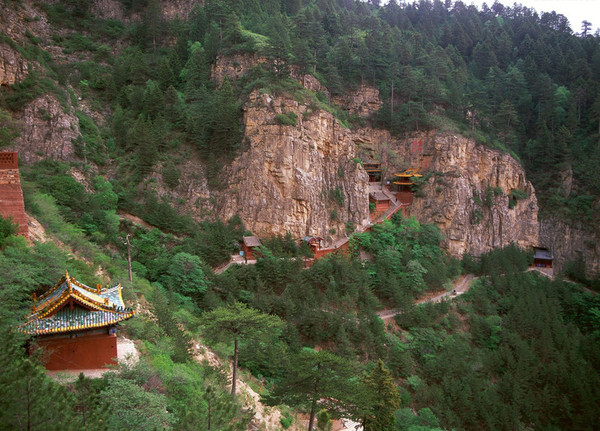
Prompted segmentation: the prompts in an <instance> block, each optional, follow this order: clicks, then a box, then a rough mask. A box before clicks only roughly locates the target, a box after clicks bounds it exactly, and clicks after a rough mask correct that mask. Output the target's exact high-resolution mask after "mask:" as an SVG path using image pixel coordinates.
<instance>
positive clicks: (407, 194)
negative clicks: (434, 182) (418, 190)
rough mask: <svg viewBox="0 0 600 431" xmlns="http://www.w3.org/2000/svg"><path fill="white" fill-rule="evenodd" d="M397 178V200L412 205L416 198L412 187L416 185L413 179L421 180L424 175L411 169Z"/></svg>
mask: <svg viewBox="0 0 600 431" xmlns="http://www.w3.org/2000/svg"><path fill="white" fill-rule="evenodd" d="M395 176H396V178H397V179H396V181H394V189H395V190H394V191H395V192H396V198H397V199H398V200H399V201H400V202H402V203H405V204H411V203H412V201H413V197H414V194H413V191H412V186H413V185H414V181H413V178H421V177H422V176H423V175H422V174H421V173H419V170H418V169H413V168H410V169H407V170H405V171H404V172H401V173H399V174H396V175H395Z"/></svg>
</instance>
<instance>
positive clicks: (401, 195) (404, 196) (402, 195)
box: [396, 192, 414, 205]
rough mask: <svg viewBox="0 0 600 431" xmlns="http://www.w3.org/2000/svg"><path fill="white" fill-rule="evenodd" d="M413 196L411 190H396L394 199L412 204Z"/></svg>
mask: <svg viewBox="0 0 600 431" xmlns="http://www.w3.org/2000/svg"><path fill="white" fill-rule="evenodd" d="M413 198H414V195H413V192H396V199H398V200H399V201H400V202H401V203H403V204H409V205H410V204H412V201H413Z"/></svg>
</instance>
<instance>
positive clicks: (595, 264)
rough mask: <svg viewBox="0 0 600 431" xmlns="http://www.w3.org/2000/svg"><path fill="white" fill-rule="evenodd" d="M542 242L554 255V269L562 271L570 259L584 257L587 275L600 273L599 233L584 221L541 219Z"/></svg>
mask: <svg viewBox="0 0 600 431" xmlns="http://www.w3.org/2000/svg"><path fill="white" fill-rule="evenodd" d="M540 244H541V245H542V246H544V247H547V248H549V249H550V250H551V251H552V254H553V257H554V263H553V266H554V271H555V273H556V272H557V271H561V270H562V269H563V268H564V265H565V263H567V262H568V261H572V260H576V259H582V260H583V261H584V262H585V269H586V273H587V276H595V275H598V274H600V241H598V233H597V232H594V231H592V230H591V229H589V228H586V227H585V226H584V225H583V224H582V223H573V222H571V223H569V224H567V223H566V222H565V221H564V220H559V219H556V218H549V219H543V220H541V221H540Z"/></svg>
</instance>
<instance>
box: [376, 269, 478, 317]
mask: <svg viewBox="0 0 600 431" xmlns="http://www.w3.org/2000/svg"><path fill="white" fill-rule="evenodd" d="M476 278H477V277H475V276H474V275H473V274H467V275H464V276H461V277H459V278H458V279H456V280H455V281H454V283H453V285H454V289H453V290H452V291H451V292H443V293H440V294H435V293H434V294H433V295H434V296H431V294H429V295H426V296H425V297H423V298H421V299H419V300H417V302H416V304H425V303H427V302H433V303H437V302H440V301H442V300H443V299H444V298H447V297H451V298H455V297H457V296H459V295H462V294H463V293H465V292H468V291H469V288H470V287H471V281H473V280H474V279H476ZM401 312H402V311H400V310H398V309H388V310H381V311H378V312H377V316H378V317H379V318H380V319H381V320H386V319H391V318H392V317H394V316H396V315H397V314H400V313H401Z"/></svg>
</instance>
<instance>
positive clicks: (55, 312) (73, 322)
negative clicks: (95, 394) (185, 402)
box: [19, 272, 134, 371]
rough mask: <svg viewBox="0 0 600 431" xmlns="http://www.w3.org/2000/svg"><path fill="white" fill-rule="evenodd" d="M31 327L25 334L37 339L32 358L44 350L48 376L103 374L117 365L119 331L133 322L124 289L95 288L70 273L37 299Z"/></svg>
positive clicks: (25, 327) (24, 327) (25, 328)
mask: <svg viewBox="0 0 600 431" xmlns="http://www.w3.org/2000/svg"><path fill="white" fill-rule="evenodd" d="M33 301H34V304H33V307H32V310H31V313H30V314H29V316H28V319H27V322H26V323H24V324H23V325H21V326H20V327H19V330H20V331H22V332H25V333H28V334H30V335H32V336H34V337H35V338H34V341H33V342H32V343H31V345H30V353H33V352H35V351H38V350H39V349H41V350H42V352H41V358H42V362H43V363H44V366H45V367H46V369H47V370H52V371H54V370H85V369H97V368H102V367H105V366H107V365H114V364H116V360H117V359H116V358H117V334H116V325H117V324H118V323H119V322H122V321H124V320H127V319H130V318H131V317H133V314H134V312H133V310H131V309H130V308H126V307H125V304H124V302H123V297H122V296H121V285H118V286H115V287H113V288H110V289H102V288H100V286H99V285H97V286H96V287H95V288H92V287H89V286H86V285H85V284H83V283H80V282H78V281H77V280H75V279H74V278H73V277H71V276H69V273H68V272H65V276H64V277H62V278H61V279H60V280H59V281H58V283H57V284H56V285H55V286H54V287H52V288H51V289H50V290H48V291H47V292H46V293H44V294H43V295H41V296H40V297H35V295H34V297H33Z"/></svg>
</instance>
